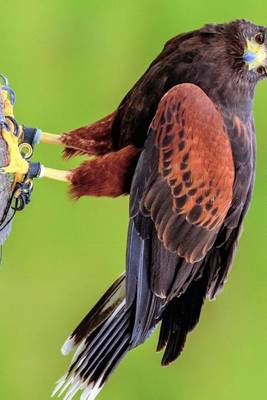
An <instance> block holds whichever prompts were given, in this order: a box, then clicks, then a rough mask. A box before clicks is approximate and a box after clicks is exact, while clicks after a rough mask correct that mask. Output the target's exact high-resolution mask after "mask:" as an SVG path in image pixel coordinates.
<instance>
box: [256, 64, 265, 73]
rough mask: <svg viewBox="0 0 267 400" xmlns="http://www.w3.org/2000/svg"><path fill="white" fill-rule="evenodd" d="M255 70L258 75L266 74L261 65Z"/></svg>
mask: <svg viewBox="0 0 267 400" xmlns="http://www.w3.org/2000/svg"><path fill="white" fill-rule="evenodd" d="M257 72H258V74H260V75H266V69H265V67H264V66H263V65H261V66H260V67H258V68H257Z"/></svg>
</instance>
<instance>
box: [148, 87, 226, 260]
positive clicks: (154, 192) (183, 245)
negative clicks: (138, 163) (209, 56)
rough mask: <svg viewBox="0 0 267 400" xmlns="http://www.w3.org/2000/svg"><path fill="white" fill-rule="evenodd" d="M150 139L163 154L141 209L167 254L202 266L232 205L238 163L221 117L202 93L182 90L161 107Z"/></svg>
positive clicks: (170, 94) (176, 89)
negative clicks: (234, 157) (234, 161)
mask: <svg viewBox="0 0 267 400" xmlns="http://www.w3.org/2000/svg"><path fill="white" fill-rule="evenodd" d="M149 135H152V136H153V137H154V147H155V152H154V155H156V151H157V152H158V165H157V177H156V179H155V180H154V182H153V183H152V184H151V185H148V186H147V188H146V192H145V194H144V197H143V201H142V207H143V209H145V210H147V211H148V212H149V214H150V216H151V218H152V220H153V221H154V223H155V226H156V229H157V232H158V236H159V239H160V240H161V241H163V243H164V245H165V246H166V248H168V249H169V250H170V251H171V252H177V254H178V255H180V256H182V257H184V258H185V259H186V260H187V261H188V262H195V261H198V260H200V259H202V258H203V257H204V256H205V255H206V254H207V251H208V250H209V249H210V248H211V246H212V245H213V243H214V240H215V238H216V235H217V233H218V231H219V229H220V227H221V225H222V223H223V221H224V219H225V216H226V214H227V212H228V209H229V207H230V205H231V201H232V191H233V182H234V163H233V156H232V151H231V145H230V141H229V139H228V136H227V133H226V132H225V128H224V124H223V119H222V116H221V114H220V113H219V111H218V110H217V109H216V107H215V105H214V104H213V103H212V101H211V100H210V99H209V98H208V96H207V95H206V94H205V93H204V92H203V91H202V90H201V89H200V88H199V87H197V86H195V85H192V84H182V85H177V86H175V87H173V88H172V89H171V90H170V91H169V92H168V93H167V94H166V95H165V96H164V97H163V98H162V100H161V101H160V103H159V106H158V109H157V112H156V115H155V117H154V119H153V121H152V124H151V127H150V133H149ZM145 151H146V149H145ZM163 210H164V212H163ZM188 238H191V241H194V243H195V246H196V247H195V248H194V244H193V243H191V244H190V243H188Z"/></svg>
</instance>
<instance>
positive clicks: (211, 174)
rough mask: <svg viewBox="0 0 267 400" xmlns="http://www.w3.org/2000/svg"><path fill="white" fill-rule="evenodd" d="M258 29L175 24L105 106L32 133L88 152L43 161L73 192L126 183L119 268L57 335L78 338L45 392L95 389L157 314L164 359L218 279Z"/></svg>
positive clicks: (260, 40)
mask: <svg viewBox="0 0 267 400" xmlns="http://www.w3.org/2000/svg"><path fill="white" fill-rule="evenodd" d="M266 35H267V29H266V28H264V27H263V26H257V25H255V24H253V23H250V22H248V21H245V20H237V21H233V22H230V23H226V24H210V25H206V26H204V27H203V28H201V29H198V30H195V31H192V32H189V33H184V34H180V35H178V36H176V37H174V38H172V39H171V40H169V41H168V42H167V43H166V45H165V46H164V48H163V50H162V52H161V53H160V54H159V55H158V57H156V59H155V60H154V61H153V62H152V64H151V65H150V66H149V67H148V69H147V70H146V71H145V73H144V74H143V76H142V77H141V78H140V79H139V80H138V82H137V83H136V84H135V85H134V86H133V88H132V89H131V90H130V91H129V92H128V93H127V95H126V96H125V98H124V99H123V100H122V102H121V103H120V105H119V106H118V108H117V109H116V110H115V111H114V112H113V113H112V114H110V115H108V116H106V117H104V118H103V119H101V120H100V121H98V122H96V123H94V124H92V125H89V126H85V127H82V128H79V129H76V130H73V131H71V132H69V133H66V134H63V135H61V136H60V135H58V136H57V135H56V136H53V135H51V134H48V133H39V138H40V140H41V141H43V142H48V143H58V144H61V145H64V146H65V150H64V154H65V157H67V158H68V157H72V156H75V155H78V154H86V155H90V156H94V157H91V158H89V159H88V160H86V161H85V162H83V163H82V164H81V165H80V166H79V167H78V168H76V169H74V170H72V171H68V172H65V171H56V170H52V169H47V168H44V167H42V168H41V170H40V174H41V175H43V176H48V177H50V178H56V179H59V180H65V181H69V182H70V183H71V194H72V196H73V197H75V198H79V197H81V196H84V195H88V196H110V197H116V196H120V195H125V194H129V195H130V207H129V210H130V211H129V229H128V242H127V256H126V272H125V274H123V275H122V276H120V277H119V278H118V279H117V280H116V281H115V282H114V283H113V285H112V286H111V287H110V288H109V289H108V290H107V292H106V293H105V294H104V295H103V297H102V298H101V299H100V300H99V301H98V303H97V304H96V305H95V306H94V308H93V309H92V310H91V311H90V312H89V314H88V315H87V316H86V317H85V318H84V320H83V321H82V322H81V323H80V325H79V326H78V327H77V328H76V329H75V330H74V332H73V333H72V334H71V336H70V337H69V339H68V340H67V341H66V343H65V344H64V346H63V348H62V352H63V353H64V354H67V353H68V352H69V351H71V350H73V349H74V348H77V350H76V353H75V356H74V358H73V361H72V363H71V365H70V367H69V369H68V371H67V373H66V374H65V375H64V376H63V378H62V379H61V380H60V381H59V382H58V385H57V387H56V389H55V392H54V394H58V395H59V396H61V395H63V396H64V399H65V400H70V399H72V398H73V397H74V396H75V394H76V393H77V392H79V391H82V394H81V399H82V400H92V399H94V398H95V397H96V396H97V394H98V392H99V391H100V390H101V388H102V387H103V385H104V383H105V382H106V381H107V379H108V378H109V376H110V374H111V373H112V372H113V370H114V369H115V367H116V366H117V365H118V363H119V362H120V361H121V359H122V358H123V357H124V356H125V355H126V354H127V352H128V351H130V350H131V349H133V348H135V347H136V346H138V345H140V344H142V343H143V342H144V341H145V340H146V339H147V338H148V337H149V336H150V334H151V333H152V332H153V330H154V329H155V327H156V326H157V325H160V333H159V340H158V347H157V350H158V351H163V357H162V365H168V364H170V363H171V362H172V361H174V360H175V359H176V358H177V357H178V356H179V355H180V353H181V351H182V349H183V347H184V344H185V341H186V337H187V334H188V333H189V332H190V331H192V329H193V328H194V327H195V326H196V324H197V322H198V320H199V316H200V312H201V308H202V305H203V302H204V300H205V299H213V298H214V297H215V296H216V295H217V294H218V293H219V292H220V291H221V289H222V288H223V285H224V283H225V281H226V278H227V276H228V273H229V270H230V267H231V264H232V260H233V256H234V253H235V250H236V247H237V243H238V239H239V236H240V233H241V231H242V225H243V220H244V217H245V214H246V213H247V210H248V207H249V204H250V200H251V195H252V190H253V183H254V176H255V129H254V122H253V110H252V106H253V98H254V92H255V87H256V84H257V83H258V82H259V81H260V80H261V79H263V78H265V77H266V75H267V72H266V71H267V47H266V46H267V36H266ZM35 139H36V138H35ZM29 140H31V138H30V135H29Z"/></svg>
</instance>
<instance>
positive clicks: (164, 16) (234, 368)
mask: <svg viewBox="0 0 267 400" xmlns="http://www.w3.org/2000/svg"><path fill="white" fill-rule="evenodd" d="M0 4H1V23H0V37H1V62H0V70H1V71H2V72H3V73H4V74H6V75H7V76H8V77H9V80H10V83H11V86H12V87H13V88H14V89H15V91H16V94H17V103H16V108H15V115H16V117H17V119H18V120H19V121H21V122H23V123H25V124H28V125H30V126H38V127H41V128H43V129H44V130H47V131H51V132H54V133H60V132H63V131H67V130H70V129H73V128H76V127H78V126H82V125H84V124H87V123H89V122H93V121H95V120H96V119H97V118H100V117H102V116H104V115H105V114H107V113H109V112H111V111H113V110H114V109H115V108H116V106H117V105H118V103H119V102H120V100H121V98H122V97H123V96H124V94H125V93H126V92H127V91H128V89H129V88H130V87H131V86H132V85H133V83H134V82H135V81H136V80H137V79H138V77H139V76H140V74H141V73H142V72H143V71H144V69H145V68H146V67H147V65H148V63H150V61H151V60H152V59H153V58H154V57H155V56H156V55H157V54H158V53H159V51H160V50H161V48H162V46H163V44H164V42H165V41H167V40H168V39H169V38H170V37H172V36H174V35H175V34H177V33H179V32H183V31H188V30H191V29H194V28H197V27H200V26H201V25H203V24H204V23H207V22H225V21H229V20H232V19H235V18H247V19H251V20H254V21H255V22H257V23H259V24H264V23H265V24H267V20H266V15H267V5H266V1H257V0H253V1H252V0H251V1H246V0H242V1H241V0H238V1H235V2H233V1H232V0H231V1H230V0H225V1H224V2H214V1H211V0H209V1H205V2H198V3H196V2H195V3H192V2H188V1H185V0H180V1H171V0H169V1H155V0H153V1H152V0H151V1H144V0H143V1H140V0H136V1H130V0H120V1H119V0H117V1H115V0H114V1H112V0H109V1H108V0H102V1H97V0H89V1H88V0H87V1H86V0H84V1H83V0H76V1H75V0H72V1H70V0H60V1H57V0H46V1H39V0H38V1H36V0H23V1H21V0H13V1H12V2H11V1H3V0H1V3H0ZM266 109H267V82H263V83H261V84H260V85H259V87H258V90H257V96H256V101H255V119H256V127H257V141H258V162H257V181H256V187H255V193H254V200H253V204H252V207H251V209H250V212H249V215H248V218H247V219H246V224H245V232H244V234H243V237H242V240H241V245H240V248H239V252H238V254H237V257H236V259H235V263H234V269H233V272H232V273H231V279H230V280H229V283H228V284H227V285H226V288H225V290H224V293H223V295H222V296H220V297H219V298H218V299H217V301H216V303H207V304H206V306H205V308H204V312H203V314H202V319H201V324H200V325H199V326H198V328H197V330H196V331H195V332H194V333H193V334H192V335H190V337H189V340H188V342H187V346H186V351H185V352H184V353H183V355H182V356H181V358H180V359H179V360H178V362H177V363H176V364H174V365H173V366H171V367H170V368H168V369H163V368H161V367H160V355H158V354H156V353H155V352H154V349H155V346H156V340H157V338H156V336H157V335H154V337H153V338H151V339H150V340H149V341H148V342H147V343H146V344H145V345H144V346H142V347H140V348H138V349H136V350H135V351H133V352H131V353H130V354H129V355H128V357H127V359H125V360H124V362H123V363H122V364H121V365H120V367H119V368H118V369H117V371H116V373H115V374H114V375H113V377H112V379H111V380H110V381H109V384H108V385H107V386H106V387H105V389H104V390H103V392H102V393H101V394H100V398H103V399H109V400H112V399H116V400H119V399H127V400H128V399H129V400H130V399H154V400H158V399H162V398H165V399H183V400H184V399H194V398H197V399H198V400H204V399H205V400H212V399H214V398H216V399H217V400H226V399H227V400H228V399H235V400H241V399H242V400H244V399H251V398H263V397H264V395H265V393H266V378H267V363H266V358H267V340H266V334H267V262H266V261H267V259H266V243H265V242H266V238H267V234H266V205H267V202H266V198H267V197H266V195H267V185H266V166H267V163H266V154H267V152H266V150H267V112H266ZM60 154H61V150H60V149H59V148H54V147H51V146H48V147H47V146H45V145H42V146H39V148H38V149H37V150H36V153H35V157H34V158H35V160H40V161H41V162H43V163H44V164H45V165H47V166H50V167H60V168H66V165H65V163H64V162H63V161H61V160H60ZM78 161H79V160H76V161H74V162H73V161H72V162H69V163H68V164H67V166H68V167H71V166H74V165H77V163H78ZM127 214H128V200H127V198H122V199H117V200H108V199H93V198H84V199H82V200H80V201H79V202H78V203H74V202H73V201H71V200H69V199H68V198H67V196H66V185H65V184H63V183H62V184H61V183H55V182H50V181H47V180H41V181H38V182H36V184H35V191H34V193H33V196H32V204H31V205H30V206H29V207H27V209H26V210H25V211H24V212H23V213H21V214H19V215H17V217H16V219H15V223H14V227H13V232H12V235H11V237H10V238H9V240H8V241H7V243H6V245H5V247H4V261H3V264H2V268H1V271H0V321H1V325H0V399H8V400H16V399H20V400H32V399H38V400H45V399H48V398H49V396H50V393H51V390H52V389H53V387H54V382H55V380H56V379H57V378H59V377H60V376H61V375H62V374H63V372H64V371H65V369H66V367H67V365H68V363H69V361H70V359H69V358H68V359H65V358H64V357H62V356H61V355H60V352H59V349H60V347H61V345H62V343H63V341H64V340H65V338H66V337H67V336H68V334H69V333H70V332H71V330H72V329H73V328H74V327H75V326H76V324H77V323H78V322H79V321H80V319H81V318H82V317H83V316H84V314H85V313H86V312H87V311H88V310H89V309H90V307H91V306H92V305H94V303H95V302H96V300H97V299H98V297H99V296H100V295H101V294H102V292H103V291H104V290H105V288H106V287H107V286H108V285H109V284H110V283H111V281H113V280H114V279H115V277H117V275H118V274H119V273H121V271H122V270H123V269H124V258H125V239H126V229H127Z"/></svg>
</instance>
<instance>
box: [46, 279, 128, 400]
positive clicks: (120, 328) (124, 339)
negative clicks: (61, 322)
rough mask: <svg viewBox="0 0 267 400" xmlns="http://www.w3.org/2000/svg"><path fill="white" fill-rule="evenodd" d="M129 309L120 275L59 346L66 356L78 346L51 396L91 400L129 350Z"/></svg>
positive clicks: (123, 281) (65, 399) (69, 399)
mask: <svg viewBox="0 0 267 400" xmlns="http://www.w3.org/2000/svg"><path fill="white" fill-rule="evenodd" d="M131 332H132V326H131V318H130V310H127V309H126V307H125V278H124V275H123V276H121V277H120V278H119V279H118V280H117V281H116V282H115V283H114V284H113V285H112V286H111V287H110V288H109V289H108V291H107V292H106V293H105V294H104V296H103V297H102V298H101V299H100V300H99V301H98V303H97V304H96V305H95V307H94V308H93V309H92V310H91V312H90V313H89V314H88V315H87V316H86V317H85V318H84V320H83V321H82V322H81V323H80V325H79V326H78V327H77V328H76V329H75V331H74V332H73V334H72V335H71V336H70V337H69V338H68V340H67V341H66V342H65V344H64V345H63V347H62V353H63V354H64V355H65V354H68V353H69V352H70V351H71V350H73V349H74V348H75V347H77V346H78V347H77V350H76V353H75V355H74V357H73V360H72V362H71V365H70V367H69V370H68V372H67V373H66V374H65V375H64V376H63V377H62V378H61V379H60V380H59V381H58V384H57V387H56V388H55V390H54V392H53V394H52V396H54V395H55V394H57V395H58V396H61V395H64V400H71V399H72V398H73V397H74V396H75V394H76V393H77V392H78V391H80V390H81V391H83V393H82V394H81V400H93V399H95V397H96V396H97V394H98V393H99V391H100V390H101V388H102V386H103V384H104V383H105V382H106V380H107V379H108V377H109V375H110V374H111V372H112V371H113V369H114V368H115V367H116V365H117V364H118V362H119V361H120V360H121V358H122V357H123V356H124V355H125V353H126V352H127V351H128V349H129V344H130V340H131Z"/></svg>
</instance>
